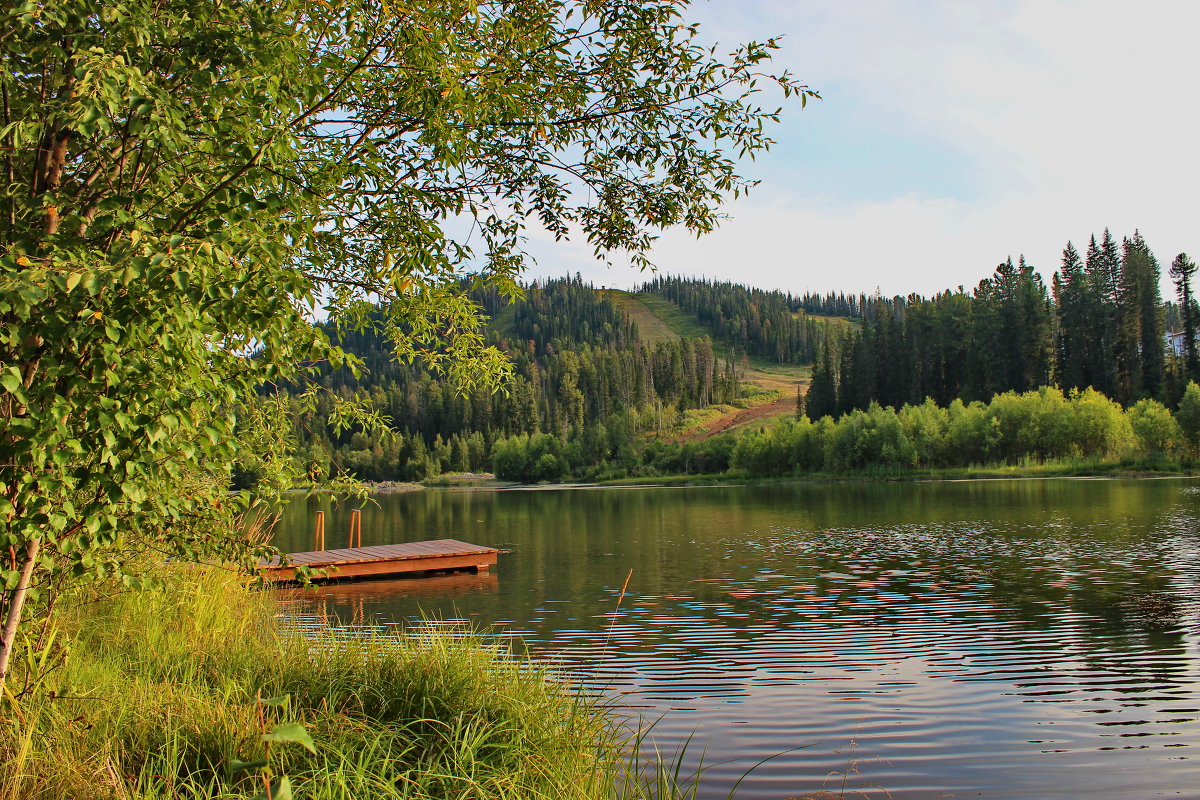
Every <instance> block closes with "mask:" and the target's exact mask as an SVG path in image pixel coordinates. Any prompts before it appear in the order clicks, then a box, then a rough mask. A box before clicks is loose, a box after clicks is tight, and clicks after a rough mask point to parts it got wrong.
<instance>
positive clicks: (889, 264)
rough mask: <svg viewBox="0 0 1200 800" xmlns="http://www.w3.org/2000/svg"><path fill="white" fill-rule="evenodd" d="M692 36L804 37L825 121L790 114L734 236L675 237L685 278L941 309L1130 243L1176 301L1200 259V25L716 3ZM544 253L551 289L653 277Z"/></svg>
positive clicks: (801, 0) (1029, 5) (1182, 8)
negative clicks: (1018, 276) (1070, 256)
mask: <svg viewBox="0 0 1200 800" xmlns="http://www.w3.org/2000/svg"><path fill="white" fill-rule="evenodd" d="M690 16H691V17H692V18H693V19H695V20H696V21H698V22H700V23H701V26H702V30H703V31H706V32H707V35H708V36H710V37H711V38H713V39H716V40H717V41H720V42H721V43H728V44H730V45H732V44H734V43H736V42H739V41H745V40H750V39H754V40H762V39H764V38H766V37H768V36H772V35H780V34H782V35H783V36H784V37H785V38H784V40H783V47H782V52H781V53H780V55H779V56H778V57H777V59H776V65H777V66H778V67H781V68H783V67H786V68H788V69H790V70H791V71H792V72H794V73H795V74H796V76H797V77H799V78H800V79H802V80H803V81H804V82H805V83H807V84H809V85H810V86H811V87H812V88H814V89H816V90H818V91H819V92H820V93H821V96H822V99H821V100H819V101H815V102H810V103H809V104H808V106H807V107H806V108H803V109H802V108H801V107H800V105H799V103H792V104H791V105H789V106H786V107H785V110H784V115H783V120H782V123H781V124H780V125H778V126H776V127H775V128H774V129H773V130H772V131H771V134H772V137H773V138H774V139H776V141H777V144H776V145H775V146H774V147H773V148H772V150H771V151H770V152H769V153H768V154H766V155H765V156H760V157H759V158H758V159H757V160H756V161H753V162H749V163H746V164H744V165H743V171H744V174H746V175H748V176H749V177H752V178H756V179H758V180H760V181H761V183H760V185H759V186H758V187H757V188H756V189H755V190H754V191H753V192H752V193H751V194H750V196H749V197H746V198H741V199H738V200H737V201H734V202H731V203H730V204H728V205H727V206H726V207H725V209H724V211H725V212H726V213H727V214H729V215H730V217H731V218H730V219H729V220H727V221H726V222H725V223H724V224H723V225H722V227H721V229H720V230H719V231H717V232H715V233H713V234H710V235H708V236H705V237H703V238H702V239H700V240H697V239H695V238H694V237H693V236H692V235H691V234H688V233H686V232H684V231H668V232H666V233H664V234H663V235H662V237H661V239H660V240H659V242H658V243H657V244H656V246H655V249H654V252H653V253H652V256H651V258H652V260H653V261H654V263H655V264H657V266H658V267H659V269H660V270H661V271H663V272H666V273H671V274H683V275H694V276H704V277H708V278H715V279H719V280H732V281H735V282H739V283H746V284H750V285H754V286H760V287H764V288H775V289H781V290H784V291H790V292H793V293H803V292H806V291H816V292H827V291H846V292H856V293H857V292H868V293H870V292H874V291H875V290H879V291H880V292H882V293H883V294H884V295H894V294H901V295H906V294H909V293H911V292H917V293H921V294H927V295H928V294H932V293H934V292H938V291H941V290H943V289H953V288H957V287H958V286H960V285H962V286H965V287H966V288H968V289H970V288H972V287H973V286H974V285H975V284H977V283H978V282H979V280H981V279H982V278H985V277H987V276H988V275H989V274H991V272H992V271H993V270H994V269H995V267H996V265H997V264H999V263H1000V262H1002V261H1003V260H1004V259H1005V258H1007V257H1009V256H1010V255H1011V256H1012V257H1013V259H1014V260H1015V259H1016V258H1017V257H1018V256H1019V255H1021V254H1024V255H1025V257H1026V259H1027V260H1028V261H1029V263H1031V264H1033V265H1034V266H1035V267H1037V268H1038V270H1039V271H1040V272H1041V273H1042V275H1043V276H1044V277H1045V279H1046V281H1047V283H1049V280H1050V276H1051V275H1052V274H1053V273H1054V271H1055V270H1056V269H1057V267H1058V264H1059V260H1060V258H1061V253H1062V249H1063V247H1064V246H1065V244H1066V242H1067V241H1068V240H1072V241H1073V242H1074V243H1075V245H1076V247H1077V248H1078V249H1079V250H1080V251H1081V252H1082V251H1083V250H1084V249H1085V248H1086V245H1087V241H1088V237H1089V236H1090V235H1091V234H1092V233H1096V234H1097V236H1098V235H1099V234H1100V233H1101V232H1102V231H1103V229H1104V228H1105V227H1108V228H1110V229H1111V230H1112V232H1113V233H1114V235H1116V236H1117V238H1118V240H1119V239H1120V237H1122V236H1126V235H1132V233H1133V231H1134V230H1135V229H1137V230H1140V232H1141V233H1142V235H1143V237H1145V239H1146V242H1147V243H1148V244H1149V246H1150V247H1151V249H1152V250H1153V251H1154V253H1155V255H1156V256H1157V257H1158V260H1159V262H1160V264H1161V265H1162V268H1163V273H1164V284H1163V290H1164V294H1165V295H1166V293H1168V292H1170V291H1171V290H1170V286H1169V283H1168V282H1167V280H1166V277H1165V273H1166V268H1167V266H1168V265H1169V264H1170V262H1171V260H1172V259H1173V258H1174V257H1175V255H1176V254H1177V253H1179V252H1185V251H1187V252H1191V253H1193V254H1194V256H1193V260H1196V258H1195V257H1196V256H1200V200H1198V198H1200V125H1198V124H1197V123H1200V113H1198V112H1197V106H1198V104H1200V82H1198V81H1197V80H1196V78H1197V76H1200V58H1198V57H1197V56H1196V55H1195V51H1194V47H1195V37H1196V35H1197V32H1198V31H1200V3H1191V2H1184V1H1183V0H1176V1H1175V2H1159V1H1157V0H1148V1H1147V0H1143V2H1139V3H1137V4H1133V3H1129V2H1108V0H1086V1H1084V0H1031V1H1028V2H1027V1H1026V0H820V2H818V1H817V0H710V2H698V3H696V4H695V5H694V6H693V7H692V9H691V13H690ZM718 34H719V35H718ZM530 251H531V252H532V254H533V255H534V256H535V257H536V258H537V261H538V263H537V265H536V266H535V267H533V268H532V269H531V270H530V271H529V276H530V277H539V276H558V275H563V274H568V273H572V274H573V273H575V272H580V273H582V274H583V275H584V277H585V278H587V279H589V280H592V281H593V282H595V283H596V284H597V285H605V286H610V287H620V288H631V287H633V286H635V285H637V284H640V283H641V282H642V281H643V280H645V279H646V278H647V277H648V276H647V275H646V274H644V273H640V272H638V271H637V270H634V269H632V268H630V267H628V266H617V267H612V268H607V267H604V266H603V265H600V264H597V263H596V262H595V260H594V259H593V258H592V256H591V254H590V250H589V249H588V248H587V247H586V245H584V244H582V243H577V242H571V243H566V244H563V243H553V242H549V241H544V240H542V238H541V237H539V236H538V235H537V234H534V235H533V236H532V238H531V241H530ZM1172 294H1173V293H1172ZM1166 296H1170V295H1166Z"/></svg>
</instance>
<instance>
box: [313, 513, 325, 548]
mask: <svg viewBox="0 0 1200 800" xmlns="http://www.w3.org/2000/svg"><path fill="white" fill-rule="evenodd" d="M324 549H325V512H324V511H318V512H317V529H316V531H315V532H314V534H313V550H316V551H318V552H320V551H321V550H324Z"/></svg>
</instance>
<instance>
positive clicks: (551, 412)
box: [239, 230, 1200, 483]
mask: <svg viewBox="0 0 1200 800" xmlns="http://www.w3.org/2000/svg"><path fill="white" fill-rule="evenodd" d="M1160 272H1161V270H1160V267H1159V263H1158V261H1157V259H1156V257H1155V256H1154V254H1153V253H1152V252H1151V250H1150V248H1149V247H1148V245H1147V244H1146V242H1145V241H1144V239H1143V238H1142V237H1141V236H1140V234H1138V233H1136V232H1135V233H1134V234H1133V235H1132V236H1130V237H1125V238H1124V239H1122V240H1121V241H1120V243H1118V242H1117V240H1116V239H1115V238H1114V237H1113V236H1112V234H1111V233H1110V232H1109V231H1108V230H1105V231H1104V232H1103V234H1101V235H1100V236H1099V237H1096V236H1093V237H1092V238H1091V240H1090V242H1089V244H1088V247H1087V248H1086V251H1085V253H1084V255H1083V256H1081V255H1080V254H1079V252H1078V251H1077V250H1076V249H1075V247H1074V245H1073V244H1071V243H1068V244H1067V245H1066V247H1065V248H1064V250H1063V254H1062V261H1061V264H1060V265H1059V269H1058V270H1057V271H1055V272H1054V273H1053V275H1052V277H1051V280H1050V281H1049V282H1047V281H1045V280H1044V279H1043V278H1042V276H1041V275H1040V274H1039V273H1038V272H1037V270H1036V269H1035V268H1034V267H1033V266H1031V265H1029V264H1027V263H1026V261H1025V259H1024V258H1023V257H1021V258H1018V259H1017V261H1016V262H1015V263H1014V262H1013V261H1012V259H1007V260H1006V261H1005V262H1003V263H1001V264H1000V265H999V266H998V267H996V269H995V271H994V272H993V274H992V275H990V276H989V277H987V278H985V279H983V280H981V281H980V282H979V283H978V285H977V286H976V287H975V288H974V289H973V290H972V291H969V292H968V291H966V290H964V289H962V288H959V289H956V290H953V291H946V292H942V293H939V294H936V295H934V296H933V297H922V296H919V295H915V294H914V295H909V296H907V297H900V296H896V297H891V298H885V297H882V296H879V295H878V294H876V295H874V296H868V295H864V294H858V295H854V294H849V295H847V294H845V293H837V294H834V293H827V294H824V295H817V294H813V293H809V294H806V295H791V294H787V293H783V292H779V291H768V290H763V289H756V288H751V287H745V286H741V285H737V284H733V283H729V282H716V281H709V280H702V279H695V278H685V277H681V276H669V275H660V276H656V277H655V278H654V279H653V280H651V281H648V282H646V283H645V284H644V285H643V286H641V287H640V290H639V291H638V292H637V293H635V294H634V295H633V296H634V297H648V296H653V297H656V298H659V299H660V300H665V301H668V302H669V303H671V304H672V306H673V307H675V308H677V309H678V311H679V312H682V314H684V315H685V316H686V317H687V318H688V319H690V320H692V322H693V323H694V325H693V326H692V327H693V330H702V331H704V332H705V333H706V335H702V336H679V337H678V338H675V339H669V340H663V339H662V338H659V339H657V340H654V341H651V340H648V339H644V338H643V337H642V336H641V334H640V333H639V330H638V326H637V324H636V322H634V321H633V319H631V317H630V315H629V314H628V313H626V311H625V310H624V309H623V308H622V307H620V305H619V304H618V303H616V302H614V299H613V297H612V295H611V293H608V292H601V291H597V290H596V289H595V287H593V286H591V285H589V284H588V283H586V282H585V281H583V280H582V278H580V277H579V276H575V277H571V278H561V279H555V280H546V281H542V282H534V283H532V284H530V285H528V286H525V287H524V290H523V294H522V295H521V296H519V297H517V298H515V299H512V300H505V299H504V298H502V297H501V296H500V295H499V294H497V293H496V292H495V291H494V290H481V289H474V290H470V291H469V294H470V297H471V298H472V301H473V302H475V303H476V304H478V306H479V307H480V308H481V309H482V311H483V312H484V313H485V314H487V315H488V316H489V317H490V318H491V324H490V325H489V327H488V328H487V331H486V334H485V335H486V338H487V341H488V342H489V343H490V344H493V345H494V346H496V347H497V348H499V350H501V351H502V352H503V353H504V354H505V355H506V357H507V358H508V359H509V361H510V362H511V364H512V366H513V371H514V372H513V377H512V379H511V380H510V381H509V382H508V384H507V386H506V387H505V388H504V389H503V390H502V391H498V392H492V391H489V390H487V389H485V388H482V387H473V388H470V389H468V390H462V389H461V388H460V387H458V386H456V385H455V384H454V382H453V381H452V380H450V379H448V378H447V377H445V376H439V375H438V374H437V373H436V372H434V371H432V370H430V369H428V368H426V367H424V366H422V365H420V364H419V363H410V362H406V361H403V360H397V359H396V358H395V357H394V355H393V353H392V351H391V349H390V347H389V346H388V345H387V343H386V341H385V340H384V339H383V338H382V337H381V336H379V335H378V334H376V333H372V332H369V331H368V332H366V333H360V332H354V331H353V330H350V331H344V330H339V329H338V327H337V325H336V322H337V321H336V320H334V321H332V322H331V323H330V325H329V326H328V330H329V332H330V333H331V334H335V335H338V336H340V337H341V339H340V341H341V344H342V346H343V347H344V348H345V350H346V351H347V352H348V353H353V354H355V355H357V356H358V357H359V358H360V359H361V360H362V366H363V369H362V370H360V372H359V373H358V374H357V375H355V374H353V373H352V372H351V371H350V370H348V369H344V368H343V369H332V368H328V367H326V368H324V369H323V370H321V372H320V374H319V376H318V378H317V382H318V384H319V385H320V387H321V388H322V390H323V391H322V392H318V393H317V394H316V402H315V406H314V407H312V408H310V409H308V410H306V411H304V412H302V413H297V414H296V415H295V419H296V426H295V434H296V436H297V438H298V440H299V441H300V442H301V447H300V456H301V458H302V459H303V460H304V461H305V463H306V471H307V472H308V474H310V475H313V476H314V477H316V479H318V480H322V479H324V478H327V477H329V476H332V475H336V474H344V473H350V474H353V475H355V476H357V477H358V478H360V479H363V480H368V481H422V480H429V479H433V478H437V477H438V476H439V475H441V474H443V473H459V472H461V473H485V472H493V473H494V474H495V475H496V476H497V477H498V478H500V479H504V480H515V481H555V480H565V479H573V480H603V479H614V478H621V477H636V476H654V475H670V474H712V473H721V472H725V471H727V470H730V469H733V470H739V471H742V472H745V473H748V474H758V475H767V474H789V473H794V472H813V471H846V470H860V469H867V468H871V467H873V466H879V465H887V466H890V467H899V468H955V467H965V466H969V465H973V464H1020V463H1029V462H1031V461H1047V460H1055V459H1064V458H1085V459H1088V458H1090V459H1102V460H1104V459H1107V460H1113V459H1117V460H1121V459H1125V460H1128V459H1146V458H1162V457H1166V456H1170V457H1174V458H1191V457H1192V454H1193V453H1194V450H1195V444H1196V442H1195V439H1194V435H1193V430H1194V429H1193V427H1189V426H1192V425H1193V424H1194V423H1193V422H1192V421H1191V417H1188V416H1187V415H1188V414H1189V413H1193V412H1191V411H1187V410H1185V409H1183V408H1182V407H1181V403H1183V401H1184V398H1185V387H1187V386H1188V384H1189V382H1190V381H1193V380H1195V379H1196V378H1197V377H1200V375H1198V372H1197V355H1196V351H1195V345H1194V341H1195V326H1196V303H1195V300H1194V299H1193V298H1192V296H1191V278H1192V276H1193V274H1194V272H1195V266H1194V264H1192V262H1191V261H1190V260H1189V259H1188V257H1187V256H1186V255H1185V254H1180V255H1179V256H1178V257H1177V258H1175V260H1174V261H1173V263H1172V265H1171V267H1170V273H1169V274H1170V277H1171V279H1172V281H1173V283H1174V286H1175V289H1176V297H1175V298H1174V301H1170V300H1168V301H1166V302H1164V301H1163V299H1162V298H1161V296H1160V292H1159V288H1158V287H1159V282H1160V279H1161V274H1160ZM1168 330H1170V331H1171V332H1176V331H1178V332H1179V333H1181V334H1182V336H1179V337H1177V341H1181V342H1182V344H1181V345H1180V346H1179V347H1178V352H1175V351H1174V350H1171V349H1170V348H1169V347H1168V346H1167V337H1166V334H1167V332H1168ZM1189 342H1190V343H1191V344H1190V345H1189V344H1188V343H1189ZM750 359H759V361H758V362H756V363H763V362H767V363H779V364H789V365H808V364H811V384H810V386H809V388H808V390H807V393H806V394H805V393H799V394H798V396H797V402H796V406H795V414H794V415H793V414H787V415H786V416H787V417H789V418H791V417H794V418H793V419H789V420H785V421H782V422H778V424H763V425H760V426H758V427H753V426H751V427H744V428H741V429H739V430H735V431H733V432H730V433H725V434H722V435H704V433H703V432H699V433H698V432H697V431H695V430H692V429H689V428H688V427H687V426H688V424H689V420H690V419H691V418H690V417H689V412H691V411H692V410H704V409H710V408H713V407H720V408H726V409H733V408H736V407H744V406H745V405H746V404H748V403H749V402H750V400H748V399H747V398H746V395H747V394H748V393H753V392H755V391H756V389H755V387H754V386H752V385H751V384H748V383H746V382H745V380H744V375H743V372H744V370H745V367H746V364H748V363H750V361H749V360H750ZM300 388H301V387H300V385H299V384H293V385H282V386H280V387H277V389H276V391H278V392H281V393H284V394H287V393H296V392H298V391H299V390H300ZM1187 397H1192V395H1190V394H1189V395H1187ZM1193 399H1196V398H1193ZM337 402H354V403H357V404H360V405H361V406H362V407H364V408H366V409H367V410H368V411H369V412H370V413H372V414H377V415H379V416H380V417H381V418H383V419H386V420H388V421H389V423H390V424H389V427H390V430H384V431H379V430H368V429H366V428H363V427H357V426H353V425H351V426H347V427H345V428H341V429H335V428H334V427H333V426H330V425H328V424H324V423H319V422H318V420H326V419H329V418H330V412H331V409H332V405H333V404H335V403H337ZM1184 405H1186V404H1184ZM1180 413H1182V414H1183V416H1182V417H1180V418H1179V419H1178V420H1177V419H1176V416H1178V415H1179V414H1180ZM1047 420H1052V421H1054V422H1053V424H1051V422H1048V421H1047ZM1055 420H1056V421H1055ZM767 422H771V421H767ZM1181 426H1182V427H1181ZM239 480H240V481H242V482H251V483H252V482H253V480H254V475H253V474H245V473H243V474H242V475H240V476H239Z"/></svg>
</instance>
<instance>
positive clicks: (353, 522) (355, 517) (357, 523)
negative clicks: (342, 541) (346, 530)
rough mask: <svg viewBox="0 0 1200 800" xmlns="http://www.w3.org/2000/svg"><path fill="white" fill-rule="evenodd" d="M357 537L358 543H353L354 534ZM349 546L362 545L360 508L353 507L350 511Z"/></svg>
mask: <svg viewBox="0 0 1200 800" xmlns="http://www.w3.org/2000/svg"><path fill="white" fill-rule="evenodd" d="M356 535H357V537H358V543H357V544H355V536H356ZM348 546H349V547H362V510H361V509H358V508H356V509H354V510H353V511H351V512H350V544H349V545H348Z"/></svg>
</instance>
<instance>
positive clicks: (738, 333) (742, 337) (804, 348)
mask: <svg viewBox="0 0 1200 800" xmlns="http://www.w3.org/2000/svg"><path fill="white" fill-rule="evenodd" d="M641 291H643V292H646V293H653V294H657V295H659V296H660V297H664V298H666V299H667V300H670V301H671V302H672V303H674V304H675V305H677V306H679V308H680V309H682V310H683V311H684V312H686V313H688V314H690V315H692V316H694V317H695V318H696V320H697V321H698V322H699V323H700V324H701V325H703V326H704V327H705V328H707V329H708V331H709V332H710V333H711V334H712V336H713V337H714V338H716V339H719V340H720V341H722V342H725V343H727V344H729V345H731V346H732V347H733V348H734V349H735V350H737V351H738V352H741V353H745V354H748V355H752V356H758V357H759V358H763V359H766V360H768V361H774V362H776V363H780V364H810V363H812V360H813V357H814V356H815V354H816V352H817V349H818V348H819V347H820V345H821V342H822V341H823V340H824V337H825V331H826V329H827V328H828V325H827V324H825V323H823V322H821V321H819V320H816V319H813V318H812V317H811V316H809V315H808V314H807V313H805V311H804V310H803V308H802V305H801V304H802V301H801V300H800V299H798V298H794V297H792V296H791V295H789V294H784V293H782V292H775V291H765V290H763V289H750V288H747V287H745V286H741V285H739V284H735V283H725V282H713V281H707V280H701V279H696V278H680V277H672V276H661V277H658V278H655V279H654V280H652V281H649V282H648V283H646V284H644V285H643V286H642V288H641Z"/></svg>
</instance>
